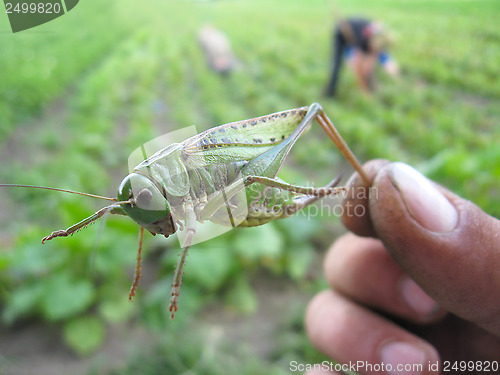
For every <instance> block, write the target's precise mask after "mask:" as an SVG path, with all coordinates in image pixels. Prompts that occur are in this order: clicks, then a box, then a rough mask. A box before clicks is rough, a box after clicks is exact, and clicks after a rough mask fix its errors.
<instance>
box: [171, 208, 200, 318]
mask: <svg viewBox="0 0 500 375" xmlns="http://www.w3.org/2000/svg"><path fill="white" fill-rule="evenodd" d="M190 203H191V202H190ZM185 223H186V239H185V241H184V244H183V245H182V250H181V252H180V254H179V261H178V262H177V265H176V266H175V271H174V278H173V281H172V288H171V290H170V294H171V299H170V306H169V308H168V309H169V311H170V313H171V314H170V318H171V319H173V318H174V315H175V312H176V311H177V309H178V307H177V301H178V299H179V295H180V293H181V286H182V274H183V273H184V265H185V264H186V257H187V254H188V250H189V247H190V246H191V244H192V242H193V238H194V235H195V234H196V213H195V212H194V208H193V205H192V203H191V204H189V207H187V208H186V222H185Z"/></svg>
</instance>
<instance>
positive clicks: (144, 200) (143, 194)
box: [135, 188, 153, 207]
mask: <svg viewBox="0 0 500 375" xmlns="http://www.w3.org/2000/svg"><path fill="white" fill-rule="evenodd" d="M152 200H153V193H152V191H151V190H149V189H148V188H144V189H142V190H141V191H139V194H137V197H136V198H135V202H136V203H137V205H138V206H139V207H148V206H149V205H150V204H151V202H152Z"/></svg>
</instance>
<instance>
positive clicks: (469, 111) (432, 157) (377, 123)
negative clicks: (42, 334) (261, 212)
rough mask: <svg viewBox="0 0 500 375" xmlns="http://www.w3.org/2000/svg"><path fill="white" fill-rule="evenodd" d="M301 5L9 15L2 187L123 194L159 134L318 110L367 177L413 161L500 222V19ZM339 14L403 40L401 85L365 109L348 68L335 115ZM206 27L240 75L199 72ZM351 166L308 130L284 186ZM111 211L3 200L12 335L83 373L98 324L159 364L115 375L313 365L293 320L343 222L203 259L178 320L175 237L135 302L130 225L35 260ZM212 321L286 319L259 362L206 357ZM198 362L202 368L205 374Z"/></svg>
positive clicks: (464, 4) (51, 198)
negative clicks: (66, 356) (50, 345)
mask: <svg viewBox="0 0 500 375" xmlns="http://www.w3.org/2000/svg"><path fill="white" fill-rule="evenodd" d="M305 4H306V2H302V1H298V0H297V1H290V0H288V1H285V0H279V1H278V0H275V1H203V2H202V1H200V2H197V1H180V2H168V1H159V0H157V1H149V2H147V5H144V4H143V3H142V2H123V1H121V2H119V1H107V2H105V4H103V3H102V2H97V1H95V0H94V1H91V0H87V1H82V2H80V3H79V4H78V6H77V7H76V8H75V9H74V10H73V11H72V12H70V13H68V14H66V15H65V16H63V17H61V18H59V19H57V20H55V21H53V22H50V23H47V24H45V25H42V26H40V27H37V28H36V29H32V30H30V31H26V32H21V33H19V34H15V35H13V34H11V33H10V27H9V25H8V23H7V17H6V16H5V15H4V14H3V15H1V16H0V30H1V31H2V34H1V38H2V47H1V49H0V67H2V69H0V160H1V162H2V168H0V182H2V183H20V184H31V185H43V186H54V187H60V188H67V189H72V190H78V191H85V192H88V193H94V194H102V195H107V196H114V195H115V194H116V189H117V187H118V185H119V183H120V181H121V179H122V178H123V177H124V176H125V175H126V174H127V173H128V167H127V160H128V156H129V154H130V153H131V152H132V151H133V150H134V149H135V148H137V147H139V146H140V145H141V144H143V143H144V142H146V141H148V140H150V139H152V138H154V137H156V136H160V135H162V134H165V133H168V132H170V131H172V130H175V129H179V128H182V127H185V126H190V125H196V126H197V129H198V130H200V131H201V130H205V129H207V128H209V127H212V126H215V125H219V124H223V123H227V122H231V121H236V120H241V119H246V118H251V117H256V116H260V115H264V114H268V113H272V112H276V111H280V110H285V109H290V108H295V107H300V106H303V105H309V104H310V103H312V102H320V103H321V104H322V105H323V107H324V108H325V112H326V113H327V114H328V115H329V116H330V118H331V119H332V120H333V121H334V122H335V124H336V126H337V127H338V129H339V130H340V132H341V133H342V134H343V136H344V137H345V139H346V141H347V142H348V143H349V144H350V145H351V148H352V149H353V151H354V152H355V153H356V154H357V156H358V157H359V158H360V159H361V160H362V161H367V160H369V159H373V158H387V159H391V160H400V161H404V162H407V163H410V164H412V165H414V166H416V167H417V168H418V169H419V170H421V171H422V172H423V173H424V174H426V175H427V176H429V177H430V178H432V179H434V180H436V181H438V182H439V183H441V184H443V185H445V186H447V187H449V188H450V189H452V190H454V191H455V192H457V193H458V194H460V195H463V196H464V197H466V198H468V199H470V200H472V201H474V202H476V203H477V204H478V205H479V206H481V207H482V208H483V209H484V210H485V211H487V212H488V213H490V214H492V215H494V216H496V217H500V201H499V200H498V195H499V188H498V181H499V179H500V147H499V142H500V127H499V126H498V123H499V122H500V106H499V105H498V103H499V100H500V85H499V84H498V69H499V68H498V62H499V61H500V29H499V28H498V22H497V21H498V20H497V18H498V16H497V15H498V12H499V11H500V3H498V2H497V1H495V0H490V1H488V0H481V1H474V2H470V1H458V0H457V1H453V0H437V1H426V0H422V1H420V0H416V1H405V0H400V1H395V0H383V1H377V2H375V1H370V0H363V1H358V0H356V1H348V0H344V1H325V0H315V1H309V2H307V6H306V5H305ZM347 15H365V16H367V17H372V18H376V19H379V20H382V21H383V22H384V23H385V24H386V25H388V26H389V27H390V29H391V30H393V32H394V35H395V37H396V43H395V45H394V47H393V49H392V54H393V55H394V57H395V58H396V59H397V61H398V62H399V64H400V66H401V69H402V74H401V77H400V79H399V80H397V81H392V80H391V79H390V78H389V77H387V76H384V74H383V72H379V73H380V74H379V75H378V78H379V85H378V86H379V90H378V92H377V94H376V95H375V96H374V97H372V98H367V97H364V96H362V95H360V90H359V89H358V87H357V86H356V83H355V79H354V76H353V75H352V73H350V72H348V71H347V70H345V71H344V72H343V73H345V74H343V75H342V78H341V82H340V87H339V93H340V95H339V96H338V98H337V99H336V100H332V99H326V98H324V97H322V95H321V93H322V91H323V88H324V86H325V84H326V81H327V78H328V71H329V66H330V53H331V45H330V43H331V33H332V28H333V24H334V21H335V20H336V19H338V18H340V17H343V16H347ZM205 24H212V25H214V26H216V27H217V28H219V29H221V30H223V31H224V32H225V33H226V34H227V36H228V37H229V38H230V40H231V43H232V46H233V49H234V53H235V55H236V56H237V57H238V59H239V61H240V66H239V68H238V69H237V70H236V71H234V72H233V73H232V74H231V75H230V76H229V77H226V78H224V77H220V76H218V75H216V74H214V73H212V72H211V71H210V70H209V68H208V67H207V66H206V63H205V60H204V57H203V53H202V51H201V49H200V48H199V46H198V43H197V40H196V34H197V32H198V30H199V29H200V27H202V26H203V25H205ZM346 165H347V164H346V162H345V161H343V160H342V158H341V156H340V155H339V153H338V152H337V151H336V150H335V148H334V146H333V144H332V143H331V142H330V141H329V140H328V139H326V137H324V135H323V134H322V131H321V129H319V128H318V129H316V128H313V129H312V130H311V131H310V132H308V133H307V134H306V135H305V136H304V137H303V139H301V140H300V141H299V142H298V143H297V145H296V146H295V147H294V150H293V151H292V155H291V156H290V160H288V161H287V163H286V165H285V167H284V168H283V170H282V171H281V172H280V177H282V178H283V179H284V180H286V181H289V182H294V183H297V184H304V183H313V184H315V185H323V184H326V183H327V182H328V181H329V180H331V179H332V178H333V177H334V176H335V175H336V174H338V173H340V172H342V171H344V170H346ZM100 207H102V206H101V202H100V201H94V200H92V199H90V198H85V197H78V196H71V195H67V194H62V193H61V194H58V193H52V192H44V191H36V190H27V189H26V190H23V189H12V190H5V189H4V190H0V247H1V250H2V251H1V252H0V308H1V311H0V313H1V319H2V322H3V324H4V325H12V324H15V323H16V322H17V324H20V323H19V322H26V321H33V320H34V321H41V322H45V323H46V324H49V325H53V326H55V327H56V328H57V330H59V331H60V332H62V335H63V337H64V339H65V342H66V343H67V344H68V345H69V347H70V348H71V349H72V350H73V351H75V352H76V353H78V354H80V355H82V356H85V355H93V353H95V352H96V350H98V348H100V346H101V345H102V344H103V342H104V341H105V339H106V329H107V328H106V327H109V326H113V325H123V326H124V327H125V326H126V325H130V324H134V325H138V326H140V327H145V328H146V329H148V330H150V331H148V332H150V334H151V336H152V337H156V339H157V340H158V341H159V344H158V345H157V347H155V349H154V350H153V351H151V352H150V353H149V355H143V353H142V352H141V350H140V349H139V347H140V346H141V345H140V343H138V349H137V354H138V355H141V361H140V364H141V365H140V366H139V367H138V364H137V361H135V360H134V358H132V359H131V363H130V365H129V366H128V365H127V364H122V367H124V369H122V370H120V372H116V374H128V373H130V374H132V373H138V372H141V373H143V374H156V373H180V372H183V371H185V373H188V371H189V370H192V371H193V373H197V374H220V373H226V372H227V373H228V374H229V373H235V371H238V373H243V374H245V373H248V374H255V373H277V374H282V373H287V370H288V362H289V361H290V360H297V361H302V362H313V361H315V360H319V359H320V358H321V356H320V355H319V354H318V353H316V352H315V351H314V350H313V349H312V348H311V347H310V346H309V344H308V343H307V339H306V336H305V333H304V332H303V328H302V322H301V319H302V314H303V311H304V309H305V304H304V296H312V295H313V294H314V292H315V291H317V290H319V289H320V288H322V287H324V285H325V284H324V281H323V279H322V274H321V271H320V269H321V268H320V266H319V265H320V260H321V255H322V254H323V252H324V251H325V250H326V248H327V246H328V244H329V243H330V242H332V241H333V240H334V239H335V236H336V235H337V234H338V233H340V232H341V231H342V229H341V225H340V224H339V221H338V219H337V218H332V217H323V218H320V217H315V218H313V219H312V220H308V218H307V217H305V216H303V215H302V216H301V215H298V216H297V217H294V218H291V219H289V220H286V221H283V222H279V223H272V224H269V225H266V226H263V227H262V228H256V229H248V230H245V229H241V230H234V231H231V232H229V233H227V234H226V235H224V236H221V237H218V238H216V239H214V240H211V241H208V242H206V243H202V244H199V245H196V246H195V247H193V249H192V250H191V252H190V256H189V263H188V265H187V267H186V274H185V282H184V284H185V285H184V287H183V291H182V297H181V301H180V304H181V306H180V308H181V310H180V312H179V314H178V316H177V317H176V320H174V321H169V320H168V319H167V317H168V314H167V313H166V308H167V306H168V302H169V295H170V294H169V293H170V292H169V291H170V282H171V273H172V269H173V265H174V264H175V262H176V260H177V253H178V251H179V247H178V243H177V242H176V241H175V239H174V240H171V239H169V240H165V239H164V238H158V237H155V238H153V237H151V236H149V237H148V238H147V240H146V243H145V249H146V259H149V260H150V263H151V264H152V266H151V269H152V270H153V273H152V274H151V275H149V276H147V280H148V281H147V282H146V283H145V285H144V286H143V287H141V286H140V287H139V292H138V296H137V298H136V301H135V303H134V304H130V303H129V302H128V300H127V293H128V288H129V286H130V285H129V284H130V280H131V277H132V275H133V267H134V263H135V256H136V254H135V252H136V246H137V232H138V230H137V227H136V225H134V223H132V222H131V221H130V220H126V219H125V218H121V217H110V218H109V219H107V220H106V222H105V225H99V224H98V225H94V226H92V227H90V228H89V229H85V230H84V231H82V232H80V233H78V234H77V235H75V236H74V237H72V238H69V239H59V240H55V241H52V242H50V243H47V244H46V245H43V246H42V245H41V243H40V239H41V238H42V237H43V236H45V235H47V234H48V233H50V232H51V231H53V230H56V229H61V228H66V227H68V226H70V225H71V224H74V223H76V222H78V221H79V220H81V219H82V218H84V217H86V216H88V215H90V214H91V213H92V212H94V211H96V210H97V209H98V208H100ZM146 262H147V260H146ZM283 280H285V281H286V282H285V283H284V284H285V285H290V286H292V287H293V288H294V290H295V292H296V293H297V298H296V300H294V298H290V299H289V300H288V302H287V303H288V304H287V305H286V306H285V305H284V306H282V311H281V312H279V313H278V315H277V316H276V315H275V316H274V317H271V316H268V315H263V316H260V317H259V316H258V315H257V318H256V319H253V320H252V318H250V317H252V316H253V317H255V316H256V315H255V314H256V313H257V314H258V312H259V311H262V303H264V301H265V300H263V299H262V296H261V293H260V292H261V291H262V290H265V289H266V288H267V286H266V283H270V284H271V285H274V284H278V285H283ZM257 285H259V286H260V289H259V288H258V287H257ZM271 289H273V288H271ZM275 293H278V294H279V289H278V291H277V292H276V291H275ZM207 306H208V308H209V309H211V311H213V309H220V314H222V315H223V314H225V313H227V311H230V312H231V313H230V314H234V315H235V316H243V317H247V318H245V319H243V320H242V321H243V322H247V323H246V324H248V325H251V324H256V323H255V322H259V321H260V322H262V324H265V323H266V322H267V320H269V321H272V322H276V321H277V320H279V319H278V318H279V317H281V320H282V321H281V324H280V325H278V326H277V327H274V328H275V331H273V332H275V333H273V335H272V336H271V339H272V342H271V343H270V346H271V348H272V350H271V349H270V350H267V351H266V353H264V354H262V353H260V356H259V355H258V354H257V349H258V348H256V347H255V345H244V344H241V342H231V341H227V342H226V341H225V340H221V341H220V342H219V345H218V346H215V347H216V348H218V349H220V350H215V351H214V352H212V351H210V350H208V351H207V347H209V346H210V342H211V341H210V340H209V338H210V337H212V336H210V334H207V329H208V328H207V325H204V324H203V322H205V316H204V314H205V311H206V309H207ZM217 311H219V310H217ZM223 316H224V315H223ZM231 316H233V315H231ZM221 324H222V323H221ZM226 329H227V327H226ZM208 331H209V330H208ZM207 337H208V338H207ZM153 341H154V340H153ZM250 341H251V340H250ZM132 344H133V343H132ZM208 352H209V354H207V353H208ZM204 356H205V357H207V358H208V359H206V360H204V361H202V360H200V357H201V358H205V357H204ZM1 358H2V353H0V359H1ZM243 358H245V359H243ZM216 362H218V363H219V365H214V364H213V363H216ZM2 363H3V362H2V361H1V360H0V366H2ZM222 364H224V365H225V366H222ZM96 371H98V370H96ZM0 372H1V368H0ZM96 373H97V372H96Z"/></svg>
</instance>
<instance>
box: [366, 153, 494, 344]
mask: <svg viewBox="0 0 500 375" xmlns="http://www.w3.org/2000/svg"><path fill="white" fill-rule="evenodd" d="M371 193H372V194H371V197H370V200H369V212H370V218H371V222H372V225H373V229H374V231H375V233H376V235H377V236H378V237H379V238H380V239H381V240H382V242H383V243H384V245H385V246H386V248H387V249H388V251H389V252H390V253H391V254H392V256H393V257H394V258H395V259H396V261H397V262H398V263H399V264H400V266H401V267H402V268H403V269H404V270H405V272H407V273H408V275H410V276H411V277H412V278H413V279H414V280H415V281H416V282H417V283H418V284H419V285H420V286H421V287H422V288H423V289H424V290H425V291H426V293H427V294H429V295H430V296H431V297H432V298H434V299H435V300H436V301H437V302H438V303H439V304H440V305H441V306H442V307H444V308H446V309H447V310H449V311H450V312H452V313H454V314H455V315H458V316H460V317H462V318H464V319H467V320H469V321H472V322H474V323H476V324H477V325H479V326H481V327H482V328H484V329H486V330H487V331H489V332H491V333H493V334H496V335H499V336H500V245H499V239H500V222H499V221H498V220H497V219H495V218H493V217H491V216H489V215H487V214H485V213H484V212H483V211H481V209H479V208H478V207H477V206H476V205H474V204H472V203H471V202H469V201H467V200H464V199H463V198H461V197H459V196H457V195H455V194H453V193H451V192H449V191H448V190H446V189H444V188H442V187H440V186H438V185H436V184H435V183H433V182H431V181H429V180H428V179H427V178H425V177H424V176H423V175H421V174H420V173H419V172H417V171H416V170H415V169H413V168H412V167H410V166H408V165H406V164H402V163H392V164H389V165H386V166H385V167H383V168H382V169H381V170H380V171H379V172H378V173H377V175H376V176H375V179H374V180H373V184H372V192H371Z"/></svg>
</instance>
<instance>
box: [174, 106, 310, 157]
mask: <svg viewBox="0 0 500 375" xmlns="http://www.w3.org/2000/svg"><path fill="white" fill-rule="evenodd" d="M306 113H307V107H302V108H297V109H290V110H287V111H283V112H277V113H273V114H270V115H266V116H261V117H256V118H253V119H250V120H243V121H238V122H231V123H229V124H224V125H220V126H217V127H215V128H211V129H208V130H206V131H204V132H203V133H200V134H198V135H196V136H194V137H191V138H188V139H186V140H185V141H184V142H182V146H183V149H182V153H183V159H184V161H185V162H186V164H188V165H189V164H191V165H199V163H200V162H201V163H205V164H221V163H233V162H237V161H246V160H252V159H254V158H256V157H257V156H259V155H261V154H263V153H265V152H266V151H268V150H270V149H271V148H273V147H274V146H276V145H278V144H280V143H281V142H283V141H284V140H285V139H287V138H288V137H289V136H290V135H291V134H292V133H293V131H294V130H295V129H296V128H297V126H298V125H299V124H300V122H301V120H302V119H303V118H304V116H305V114H306Z"/></svg>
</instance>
